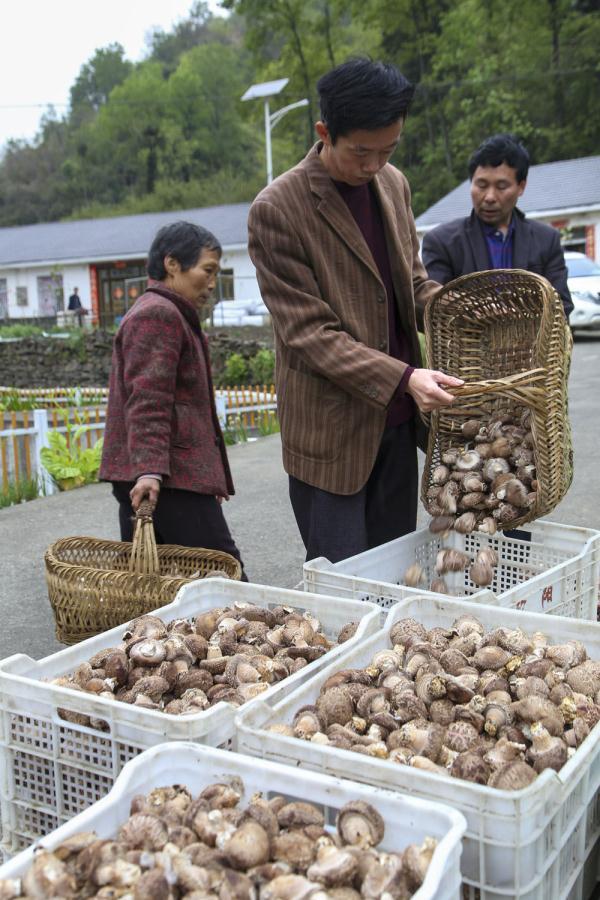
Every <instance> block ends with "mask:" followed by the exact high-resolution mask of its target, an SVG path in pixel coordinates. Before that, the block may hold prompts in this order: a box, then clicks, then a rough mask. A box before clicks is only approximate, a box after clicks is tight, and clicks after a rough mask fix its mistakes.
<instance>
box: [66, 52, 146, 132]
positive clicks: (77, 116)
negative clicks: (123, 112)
mask: <svg viewBox="0 0 600 900" xmlns="http://www.w3.org/2000/svg"><path fill="white" fill-rule="evenodd" d="M132 68H133V64H132V63H130V62H129V61H128V60H126V59H125V50H124V49H123V47H122V46H121V44H117V43H114V44H109V45H108V46H107V47H101V48H100V49H99V50H96V52H95V53H94V55H93V56H92V57H91V59H90V60H89V61H88V62H87V63H85V65H83V66H82V67H81V70H80V72H79V75H78V76H77V78H76V80H75V83H74V85H73V87H72V88H71V92H70V93H71V111H70V116H69V124H70V125H71V127H72V128H76V127H77V126H78V125H80V124H82V123H83V122H86V121H89V120H90V119H91V118H93V117H94V115H95V114H96V113H97V112H98V111H99V109H100V108H101V107H102V106H104V104H105V103H106V102H107V101H108V98H109V96H110V92H111V91H112V89H113V88H115V87H116V86H117V85H119V84H122V82H123V81H124V80H125V79H126V78H127V76H128V75H129V73H130V72H131V70H132Z"/></svg>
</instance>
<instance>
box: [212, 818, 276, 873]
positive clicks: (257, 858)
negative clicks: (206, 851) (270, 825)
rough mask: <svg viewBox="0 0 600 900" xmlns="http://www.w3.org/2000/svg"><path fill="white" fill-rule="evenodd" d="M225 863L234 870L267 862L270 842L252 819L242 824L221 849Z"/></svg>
mask: <svg viewBox="0 0 600 900" xmlns="http://www.w3.org/2000/svg"><path fill="white" fill-rule="evenodd" d="M221 849H222V850H223V853H224V854H225V856H226V858H227V861H228V863H229V865H230V866H232V867H233V868H234V869H250V868H252V867H253V866H260V865H263V864H264V863H266V862H268V861H269V858H270V855H271V841H270V838H269V835H268V834H267V832H266V831H265V829H264V828H263V827H262V825H259V824H258V822H256V821H255V820H253V819H248V820H246V821H245V822H243V823H242V824H241V825H240V827H239V828H238V829H237V830H236V831H235V832H234V833H233V834H232V835H231V837H230V838H229V840H227V841H226V842H225V843H224V844H223V846H222V848H221Z"/></svg>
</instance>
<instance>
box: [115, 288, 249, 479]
mask: <svg viewBox="0 0 600 900" xmlns="http://www.w3.org/2000/svg"><path fill="white" fill-rule="evenodd" d="M148 473H156V474H160V475H162V476H163V485H164V486H165V487H170V488H180V489H182V490H187V491H195V492H196V493H199V494H214V495H221V496H228V495H230V494H233V493H234V489H233V482H232V479H231V472H230V469H229V463H228V461H227V453H226V450H225V443H224V441H223V435H222V433H221V428H220V426H219V421H218V419H217V412H216V408H215V401H214V394H213V386H212V379H211V373H210V362H209V357H208V347H207V341H206V336H205V335H204V334H203V333H202V330H201V328H200V323H199V320H198V316H197V313H196V311H195V310H194V308H193V306H192V304H191V303H189V301H187V300H185V298H183V297H181V296H180V295H179V294H176V293H174V292H173V291H169V290H168V289H167V288H165V287H163V285H162V284H161V283H160V282H158V283H151V284H150V285H149V287H148V290H147V291H146V293H145V294H143V295H142V296H141V297H140V298H139V299H138V300H137V301H136V302H135V303H134V305H133V306H132V308H131V309H130V310H129V312H128V313H127V314H126V315H125V317H124V318H123V321H122V322H121V326H120V328H119V330H118V332H117V335H116V337H115V341H114V347H113V355H112V363H111V372H110V388H109V397H108V410H107V415H106V430H105V433H104V449H103V453H102V463H101V466H100V478H101V480H103V481H135V479H136V478H137V477H138V476H139V475H143V474H148Z"/></svg>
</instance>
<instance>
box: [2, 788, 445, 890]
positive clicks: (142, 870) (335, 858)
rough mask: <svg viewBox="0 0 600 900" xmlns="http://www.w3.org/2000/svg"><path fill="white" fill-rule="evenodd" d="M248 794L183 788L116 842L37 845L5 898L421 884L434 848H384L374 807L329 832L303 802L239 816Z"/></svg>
mask: <svg viewBox="0 0 600 900" xmlns="http://www.w3.org/2000/svg"><path fill="white" fill-rule="evenodd" d="M243 790H244V788H243V784H242V783H241V781H240V779H235V778H234V779H232V784H212V785H210V786H209V787H207V788H205V789H204V790H203V791H202V792H201V793H200V794H199V795H198V796H197V797H195V798H194V797H192V795H191V793H190V791H189V790H188V789H187V788H186V787H182V786H181V785H174V786H172V787H160V788H155V789H154V790H153V791H151V792H150V793H149V794H148V795H147V796H144V795H142V794H140V795H138V796H136V797H135V798H134V799H133V801H132V803H131V814H130V817H129V818H128V820H127V821H126V822H125V823H124V824H123V825H122V826H121V828H120V829H119V832H118V835H117V837H116V838H115V839H114V840H111V839H102V838H99V837H98V836H97V834H96V833H95V832H93V831H92V832H83V833H80V834H76V835H74V836H73V837H71V838H69V839H68V840H66V841H64V842H63V843H62V844H60V845H59V846H58V847H56V848H55V849H54V850H53V851H52V852H51V851H49V850H45V849H43V848H40V849H39V850H38V851H37V852H36V855H35V857H34V861H33V863H32V865H31V867H30V868H29V870H28V871H27V872H26V874H25V875H24V876H23V878H22V879H14V880H5V881H0V900H12V898H16V897H29V898H58V897H61V898H63V900H71V898H82V897H86V898H90V900H101V898H115V897H119V898H121V900H179V898H187V900H207V898H211V897H216V898H220V900H304V898H312V900H326V898H332V900H335V898H337V900H361V898H368V900H376V898H381V897H390V898H391V897H394V898H396V900H405V898H409V897H410V896H411V895H412V894H413V893H414V891H416V890H417V889H418V888H419V887H420V885H421V884H422V882H423V880H424V878H425V875H426V873H427V867H428V865H429V862H430V861H431V857H432V855H433V852H434V850H435V847H436V842H435V841H434V840H433V839H432V838H426V839H425V841H424V843H423V844H422V846H417V845H416V844H410V845H409V846H408V847H406V849H404V850H403V851H401V852H397V853H395V852H393V853H392V852H387V851H378V850H377V849H376V848H377V845H378V844H379V843H380V842H381V841H382V840H383V836H384V830H385V826H384V821H383V819H382V817H381V815H380V814H379V812H378V811H377V810H376V809H375V807H373V806H371V804H369V803H365V802H364V801H361V800H356V801H350V802H349V803H347V804H346V805H345V806H343V807H342V808H341V809H340V810H339V812H338V816H337V821H336V829H337V831H336V832H333V831H328V830H327V829H326V828H325V821H324V816H323V812H322V810H321V809H320V808H319V807H317V806H315V805H313V804H312V803H307V802H304V801H290V800H289V799H288V798H285V797H282V796H274V797H272V798H271V799H267V798H266V797H264V796H263V795H262V794H255V795H254V796H253V797H252V799H251V800H250V802H249V804H248V806H247V807H246V808H245V809H240V808H239V807H238V804H239V801H240V799H241V796H242V794H243ZM397 839H398V840H401V838H400V836H397Z"/></svg>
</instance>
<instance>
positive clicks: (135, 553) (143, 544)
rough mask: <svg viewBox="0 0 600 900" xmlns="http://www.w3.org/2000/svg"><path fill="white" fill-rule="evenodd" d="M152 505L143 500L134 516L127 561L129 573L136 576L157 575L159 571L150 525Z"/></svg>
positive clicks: (152, 528) (154, 540)
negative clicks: (129, 554) (129, 552)
mask: <svg viewBox="0 0 600 900" xmlns="http://www.w3.org/2000/svg"><path fill="white" fill-rule="evenodd" d="M153 512H154V507H153V506H152V504H151V503H150V502H149V501H147V500H143V501H142V502H141V503H140V505H139V507H138V509H137V512H136V514H135V532H134V535H133V544H132V547H131V558H130V560H129V571H130V572H135V573H136V574H138V575H157V574H158V573H159V571H160V566H159V563H158V551H157V549H156V536H155V534H154V525H153V524H152V513H153Z"/></svg>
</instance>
